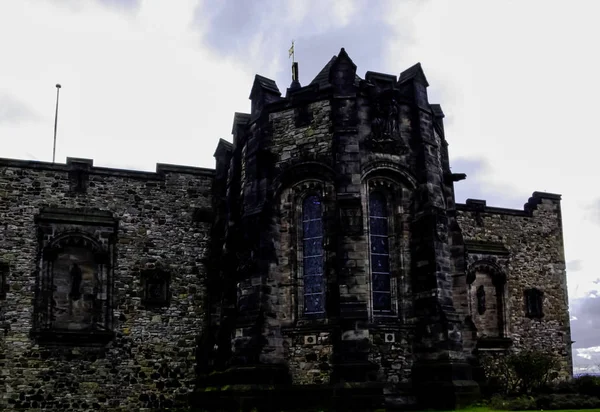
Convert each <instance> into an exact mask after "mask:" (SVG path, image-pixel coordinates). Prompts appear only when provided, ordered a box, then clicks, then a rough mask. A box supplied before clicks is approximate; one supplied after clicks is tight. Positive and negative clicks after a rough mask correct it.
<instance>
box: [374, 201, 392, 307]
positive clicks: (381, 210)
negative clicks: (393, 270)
mask: <svg viewBox="0 0 600 412" xmlns="http://www.w3.org/2000/svg"><path fill="white" fill-rule="evenodd" d="M388 232H389V226H388V210H387V201H386V199H385V196H384V195H383V194H382V193H380V192H373V193H371V194H370V196H369V235H370V243H371V282H372V290H373V310H374V311H378V312H382V311H391V310H392V296H391V295H392V290H391V281H390V246H389V233H388Z"/></svg>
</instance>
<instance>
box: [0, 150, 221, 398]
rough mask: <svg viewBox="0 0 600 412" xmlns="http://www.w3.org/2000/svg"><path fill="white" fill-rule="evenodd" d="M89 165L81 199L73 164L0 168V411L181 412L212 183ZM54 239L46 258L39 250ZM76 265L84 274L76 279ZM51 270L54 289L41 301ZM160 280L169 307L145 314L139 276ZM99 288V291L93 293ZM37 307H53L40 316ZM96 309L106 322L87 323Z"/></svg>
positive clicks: (173, 171) (200, 298) (195, 172)
mask: <svg viewBox="0 0 600 412" xmlns="http://www.w3.org/2000/svg"><path fill="white" fill-rule="evenodd" d="M85 162H86V163H85V164H86V166H87V167H86V169H87V170H86V171H85V177H86V183H85V187H81V188H80V190H78V191H76V190H73V189H74V188H73V185H72V174H73V170H74V169H75V168H76V167H77V166H78V165H79V164H81V160H79V159H69V160H68V162H67V165H64V164H49V163H41V162H25V161H11V160H1V161H0V194H1V201H0V219H1V220H2V225H0V261H2V262H3V264H6V265H7V267H8V291H7V293H6V297H5V299H4V300H2V301H1V302H0V309H1V310H0V322H1V326H2V331H3V333H2V339H0V353H1V354H2V356H1V359H0V364H1V370H2V380H3V381H2V388H3V390H2V391H0V392H1V395H0V407H2V408H17V409H21V408H26V409H27V408H31V409H36V410H37V409H39V408H53V409H56V410H70V409H93V408H96V409H103V410H137V409H140V408H144V407H155V408H164V407H169V406H177V405H186V404H187V397H188V394H189V392H190V391H192V390H193V388H194V382H195V368H194V366H195V365H194V364H195V356H196V339H197V337H198V336H199V335H200V334H201V333H202V329H203V324H204V312H205V303H204V302H205V292H204V289H205V285H204V279H205V278H206V272H205V267H204V263H203V259H204V258H205V257H206V256H207V249H208V242H209V235H210V233H209V232H210V222H209V221H195V219H194V211H195V210H202V209H207V208H210V202H211V199H210V188H211V184H212V179H213V172H212V171H210V170H202V169H193V168H190V169H186V168H184V167H170V166H168V165H163V166H159V170H158V172H157V173H143V172H129V171H127V172H125V171H120V170H112V169H105V168H95V167H93V166H91V165H90V164H89V162H87V161H85ZM105 235H106V236H105ZM57 239H58V241H59V243H61V245H60V246H57V248H56V250H57V253H58V255H57V256H51V252H50V249H48V248H44V247H45V246H46V244H47V243H52V242H54V241H55V240H57ZM95 240H97V245H98V247H97V248H90V247H89V246H90V245H91V244H93V243H94V242H95ZM86 243H87V244H86ZM44 252H46V256H43V254H44ZM102 253H105V254H106V256H105V257H104V258H105V259H104V258H103V257H102ZM94 254H95V255H94ZM109 254H112V256H109ZM95 258H98V259H100V260H99V262H101V264H96V263H95V262H96V261H95V260H94V259H95ZM102 259H104V260H102ZM46 262H51V263H46ZM71 262H77V263H79V267H80V270H79V273H75V276H74V277H73V279H72V278H71V273H69V270H71V269H72V267H71V266H70V264H71ZM77 263H76V264H77ZM49 265H54V271H53V272H52V273H53V276H54V279H53V282H54V288H52V286H51V285H48V287H47V288H45V289H44V287H43V285H42V283H43V282H48V281H50V280H49V279H45V278H44V276H42V275H44V274H45V273H42V272H44V271H45V270H46V271H47V270H49V268H48V266H49ZM101 266H102V267H104V269H98V267H101ZM159 268H160V269H161V270H162V271H163V272H164V273H167V274H169V285H168V286H169V288H168V289H169V296H168V303H167V304H164V305H161V304H158V305H152V304H151V303H150V302H145V301H144V299H145V296H144V293H145V291H144V290H143V287H142V278H143V277H142V274H143V273H144V272H156V271H157V269H159ZM77 275H79V276H77ZM94 276H96V277H101V276H104V284H103V285H95V284H93V282H94ZM75 277H79V282H78V284H77V282H76V281H75V280H74V279H75ZM74 285H75V286H74ZM96 286H97V288H96V289H97V290H94V287H96ZM102 286H103V287H102ZM52 292H53V295H52V296H50V295H48V294H51V293H52ZM73 293H74V294H76V295H73ZM43 294H46V296H41V295H43ZM43 299H46V300H48V299H51V301H50V302H47V301H46V302H45V305H44V304H42V305H38V304H37V303H38V301H41V300H43ZM94 305H103V306H104V310H102V308H100V309H101V310H100V313H99V314H98V315H99V316H102V318H99V319H92V317H93V316H95V315H96V313H95V312H94V311H93V310H92V307H93V306H94ZM50 312H52V313H50ZM42 317H43V319H42Z"/></svg>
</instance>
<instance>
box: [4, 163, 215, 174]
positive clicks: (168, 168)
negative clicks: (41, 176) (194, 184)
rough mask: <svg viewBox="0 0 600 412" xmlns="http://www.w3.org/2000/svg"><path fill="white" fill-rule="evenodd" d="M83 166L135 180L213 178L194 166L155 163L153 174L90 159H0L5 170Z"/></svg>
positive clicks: (202, 169) (69, 168)
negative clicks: (179, 176)
mask: <svg viewBox="0 0 600 412" xmlns="http://www.w3.org/2000/svg"><path fill="white" fill-rule="evenodd" d="M81 164H85V165H86V166H88V167H87V168H86V171H87V172H88V173H90V174H95V175H105V176H118V177H130V178H136V179H140V178H142V179H162V177H163V176H164V174H165V173H176V174H189V175H196V176H205V177H211V178H212V177H214V175H215V170H214V169H209V168H204V167H195V166H184V165H174V164H168V163H157V164H156V171H155V172H147V171H142V170H133V169H117V168H111V167H97V166H93V160H92V159H79V158H77V159H75V158H67V163H52V162H44V161H40V160H21V159H8V158H0V167H7V168H18V169H34V170H50V171H56V172H68V171H70V170H73V169H74V168H75V167H76V165H81Z"/></svg>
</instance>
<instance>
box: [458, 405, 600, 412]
mask: <svg viewBox="0 0 600 412" xmlns="http://www.w3.org/2000/svg"><path fill="white" fill-rule="evenodd" d="M581 411H586V412H600V409H560V410H552V412H581ZM448 412H450V411H448ZM454 412H509V411H500V410H497V409H491V408H489V407H485V406H477V407H472V408H466V409H460V410H459V411H454ZM510 412H519V411H510ZM522 412H525V411H522ZM528 412H532V411H528Z"/></svg>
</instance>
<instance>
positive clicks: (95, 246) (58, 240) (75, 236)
mask: <svg viewBox="0 0 600 412" xmlns="http://www.w3.org/2000/svg"><path fill="white" fill-rule="evenodd" d="M66 247H81V248H84V249H89V250H90V251H92V252H93V253H94V255H95V256H96V257H97V259H99V260H102V259H105V258H106V257H107V253H108V251H107V250H106V248H105V247H103V246H102V244H101V243H100V242H99V241H98V239H95V238H94V237H93V236H91V235H89V234H87V233H85V232H82V231H79V230H69V231H65V232H61V233H60V234H57V235H55V236H54V237H53V238H51V239H50V241H49V242H48V245H47V246H46V247H45V248H44V254H45V255H46V254H53V253H57V252H58V251H60V250H63V249H64V248H66Z"/></svg>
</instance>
